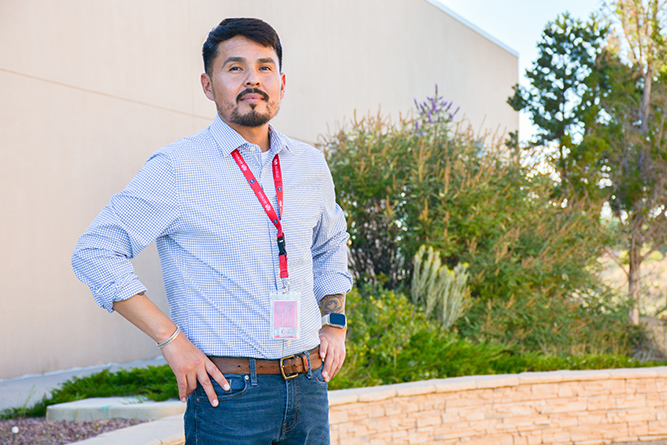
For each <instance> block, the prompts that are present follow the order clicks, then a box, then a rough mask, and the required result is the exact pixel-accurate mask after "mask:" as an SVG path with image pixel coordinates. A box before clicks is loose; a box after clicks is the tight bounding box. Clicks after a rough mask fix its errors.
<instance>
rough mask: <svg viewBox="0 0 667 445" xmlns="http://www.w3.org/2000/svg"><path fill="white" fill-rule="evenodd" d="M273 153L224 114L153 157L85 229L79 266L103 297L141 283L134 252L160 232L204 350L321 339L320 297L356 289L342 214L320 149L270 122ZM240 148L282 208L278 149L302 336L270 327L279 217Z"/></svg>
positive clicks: (174, 291) (167, 274) (105, 301)
mask: <svg viewBox="0 0 667 445" xmlns="http://www.w3.org/2000/svg"><path fill="white" fill-rule="evenodd" d="M270 139H271V149H270V151H269V157H268V158H267V159H266V160H265V161H262V157H261V151H260V149H259V147H258V146H256V145H253V144H250V143H248V142H247V141H246V140H245V139H243V138H242V137H241V136H240V135H239V134H238V133H237V132H236V131H234V130H233V129H232V128H231V127H229V126H228V125H227V124H225V123H224V122H223V121H222V120H221V119H220V117H217V116H216V119H215V121H214V122H213V123H212V124H211V125H210V126H209V127H208V128H206V129H204V130H202V131H200V132H198V133H197V134H195V135H194V136H191V137H187V138H183V139H180V140H178V141H176V142H174V143H172V144H170V145H168V146H166V147H164V148H162V149H160V150H158V151H157V152H156V153H154V154H153V156H151V158H150V159H149V160H148V161H147V162H146V164H145V165H144V167H143V168H142V169H141V170H140V171H139V173H138V174H137V175H136V176H135V177H134V179H133V180H132V181H131V182H130V184H128V186H127V187H126V188H125V190H123V191H122V192H121V193H119V194H117V195H114V196H112V197H111V200H110V202H109V205H107V206H106V207H105V208H104V209H103V210H102V212H101V213H100V214H99V215H98V216H97V218H95V220H94V221H93V223H92V224H91V225H90V227H88V229H87V230H86V232H85V233H84V234H83V235H82V236H81V238H80V239H79V242H78V244H77V246H76V249H75V251H74V255H73V257H72V267H73V268H74V271H75V273H76V275H77V277H79V279H80V280H81V281H83V282H84V283H86V284H87V285H88V286H89V287H90V289H91V291H92V292H93V295H94V296H95V300H96V301H97V303H98V304H99V305H100V306H101V307H103V308H105V309H107V310H108V311H110V312H111V311H112V310H113V308H112V306H113V302H114V301H119V300H124V299H127V298H130V297H132V296H134V295H136V294H137V293H139V292H142V291H145V290H146V288H145V287H144V285H143V284H142V283H141V282H140V281H139V278H138V277H137V276H136V275H135V274H134V270H133V267H132V264H131V262H130V259H131V258H134V257H135V256H136V255H137V254H138V253H139V252H141V250H142V249H144V248H145V247H146V246H148V245H149V244H150V243H151V242H153V241H156V243H157V248H158V252H159V254H160V261H161V264H162V273H163V276H164V281H165V288H166V292H167V299H168V301H169V307H170V310H171V317H172V320H173V321H174V322H175V323H176V324H177V325H178V326H179V327H180V328H181V329H182V330H183V332H184V333H185V335H187V336H188V338H189V339H190V340H191V341H192V342H193V343H194V344H195V345H196V346H197V347H199V348H200V349H201V350H202V351H204V353H206V354H207V355H217V356H234V357H255V358H279V357H284V356H286V355H290V354H293V353H298V352H301V351H305V350H308V349H310V348H313V347H315V346H317V345H318V344H319V336H318V330H319V329H320V327H321V322H320V318H321V316H320V311H319V308H318V302H319V301H320V299H321V298H322V297H324V296H325V295H329V294H344V293H346V292H348V291H349V290H350V288H351V282H352V280H351V276H350V274H349V273H348V270H347V239H348V234H347V232H346V225H345V218H344V216H343V212H342V210H341V208H340V207H339V206H338V205H337V204H336V202H335V194H334V185H333V181H332V178H331V173H330V172H329V168H328V166H327V164H326V161H325V159H324V156H323V155H322V153H321V152H319V151H318V150H316V149H315V148H313V147H311V146H309V145H307V144H304V143H301V142H298V141H296V140H293V139H290V138H288V137H286V136H285V135H282V134H280V133H278V132H277V131H275V130H273V129H272V128H271V130H270ZM236 148H238V149H239V151H240V153H241V155H242V156H243V158H244V159H245V161H246V162H247V164H248V166H249V167H250V169H251V170H252V172H253V174H254V175H255V177H256V178H257V180H258V181H259V182H260V183H261V185H262V187H263V188H264V191H265V193H266V195H267V197H268V198H269V199H270V200H271V202H272V204H273V206H274V208H276V209H277V208H278V207H277V202H276V190H275V186H274V183H273V174H272V171H271V159H273V156H274V155H275V154H276V153H280V164H281V167H282V174H283V181H284V194H285V196H284V210H283V216H282V225H283V230H284V232H285V240H286V246H287V255H288V259H289V276H290V278H289V280H290V285H291V290H294V291H299V292H301V320H300V322H301V337H300V339H298V340H292V341H291V342H288V341H284V340H272V339H271V338H270V332H269V331H270V329H269V326H270V325H269V321H270V304H269V295H270V293H271V292H273V291H275V290H276V289H278V288H282V284H281V283H282V282H281V279H280V271H279V265H278V246H277V244H276V228H275V227H274V226H273V224H271V222H270V221H269V218H268V216H267V215H266V213H265V212H264V210H263V209H262V207H261V205H260V204H259V201H258V200H257V197H256V196H255V194H254V193H253V191H252V189H251V188H250V186H249V185H248V183H247V182H246V180H245V178H244V177H243V175H242V173H241V171H240V169H239V167H238V165H237V164H236V162H235V161H234V159H233V157H232V156H231V152H232V151H233V150H234V149H236Z"/></svg>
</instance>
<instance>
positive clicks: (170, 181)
mask: <svg viewBox="0 0 667 445" xmlns="http://www.w3.org/2000/svg"><path fill="white" fill-rule="evenodd" d="M178 219H179V201H178V194H177V190H176V178H175V172H174V168H173V165H172V163H171V161H170V159H169V158H168V156H167V155H165V154H156V155H153V157H151V158H150V159H149V160H148V161H147V162H146V164H145V165H144V167H143V168H142V169H141V170H140V171H139V172H138V173H137V175H136V176H135V177H134V179H133V180H132V181H131V182H130V183H129V184H128V186H127V187H126V188H125V190H123V191H122V192H121V193H118V194H116V195H114V196H112V197H111V200H110V201H109V204H108V205H107V206H106V207H104V209H103V210H102V211H101V212H100V214H99V215H98V216H97V217H96V218H95V220H94V221H93V222H92V224H91V225H90V226H89V227H88V228H87V229H86V231H85V232H84V234H83V235H82V236H81V238H79V241H78V243H77V245H76V248H75V250H74V254H73V255H72V268H73V269H74V273H75V274H76V276H77V277H78V278H79V279H80V280H81V281H82V282H83V283H85V284H86V285H88V286H89V287H90V290H91V291H92V293H93V296H94V297H95V301H96V302H97V304H98V305H100V306H101V307H102V308H104V309H106V310H108V311H109V312H113V303H114V302H115V301H121V300H126V299H128V298H130V297H132V296H134V295H136V294H138V293H139V292H143V291H145V290H146V287H145V286H144V285H143V284H142V283H141V281H140V280H139V278H138V277H137V276H136V275H135V273H134V268H133V266H132V263H131V261H130V260H131V259H132V258H134V257H135V256H136V255H137V254H138V253H139V252H141V251H142V250H143V249H144V248H145V247H146V246H148V245H149V244H150V243H152V242H153V241H155V240H156V239H157V238H158V237H160V236H165V235H168V234H169V233H170V232H172V231H174V230H175V227H176V225H177V224H178Z"/></svg>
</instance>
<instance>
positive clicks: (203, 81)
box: [201, 73, 215, 101]
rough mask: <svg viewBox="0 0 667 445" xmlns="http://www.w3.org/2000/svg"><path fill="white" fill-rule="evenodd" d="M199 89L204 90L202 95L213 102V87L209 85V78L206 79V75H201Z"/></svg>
mask: <svg viewBox="0 0 667 445" xmlns="http://www.w3.org/2000/svg"><path fill="white" fill-rule="evenodd" d="M201 87H202V89H203V90H204V94H205V95H206V97H208V98H209V99H210V100H212V101H215V94H213V87H212V85H211V78H210V77H208V74H206V73H202V75H201Z"/></svg>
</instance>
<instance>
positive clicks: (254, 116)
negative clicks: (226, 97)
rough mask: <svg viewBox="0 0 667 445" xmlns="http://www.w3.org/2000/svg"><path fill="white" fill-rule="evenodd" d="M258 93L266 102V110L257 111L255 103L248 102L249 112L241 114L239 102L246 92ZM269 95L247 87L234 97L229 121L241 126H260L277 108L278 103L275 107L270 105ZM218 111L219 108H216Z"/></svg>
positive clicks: (268, 119) (271, 116) (274, 113)
mask: <svg viewBox="0 0 667 445" xmlns="http://www.w3.org/2000/svg"><path fill="white" fill-rule="evenodd" d="M252 93H255V94H260V95H262V97H263V98H264V101H265V102H266V112H265V113H260V112H259V111H257V104H250V112H248V113H245V114H241V113H240V112H239V105H238V104H239V102H240V101H241V99H242V98H243V96H245V95H246V94H252ZM269 100H270V99H269V95H268V94H266V93H265V92H263V91H261V90H259V89H256V88H248V89H246V90H244V91H242V92H241V93H239V95H238V96H237V97H236V104H237V105H236V106H235V107H234V108H233V109H232V110H231V113H229V121H230V122H232V123H234V124H236V125H241V126H243V127H261V126H262V125H264V124H266V123H267V122H269V121H270V120H271V119H272V118H273V117H274V116H275V115H276V114H277V113H278V110H279V105H278V106H277V107H276V108H275V111H274V108H273V107H272V106H271V103H270V102H269ZM218 111H220V110H218Z"/></svg>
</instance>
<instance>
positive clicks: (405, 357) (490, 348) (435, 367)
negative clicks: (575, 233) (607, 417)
mask: <svg viewBox="0 0 667 445" xmlns="http://www.w3.org/2000/svg"><path fill="white" fill-rule="evenodd" d="M346 305H347V312H348V314H349V316H350V320H349V327H348V342H347V359H346V361H345V364H344V366H343V368H342V370H341V372H340V373H339V374H338V376H336V378H334V379H333V380H332V381H331V382H330V384H329V385H330V388H331V389H343V388H353V387H364V386H374V385H383V384H392V383H401V382H411V381H417V380H426V379H433V378H446V377H460V376H469V375H487V374H515V373H520V372H538V371H554V370H561V369H576V370H583V369H607V368H624V367H644V366H656V365H661V363H658V362H646V363H642V362H639V361H636V360H633V359H631V358H629V357H628V356H625V355H622V354H613V353H604V354H603V353H598V354H595V353H583V352H581V353H579V355H572V354H563V355H560V356H555V355H551V354H543V353H539V352H526V351H525V350H518V351H517V350H514V349H513V348H510V347H508V346H506V345H503V344H501V343H499V342H496V341H494V340H493V339H491V340H488V341H487V340H472V339H470V338H464V337H461V336H460V335H458V334H457V333H456V332H451V331H445V330H443V329H441V327H440V325H439V324H438V323H437V322H432V321H429V320H428V319H427V318H426V317H425V316H424V313H423V311H422V310H421V309H420V308H418V307H416V306H414V305H412V304H411V303H410V302H409V300H408V299H407V297H406V296H405V295H403V294H401V293H396V292H394V291H390V290H387V289H383V288H376V287H373V286H365V287H364V288H362V289H361V292H358V291H356V290H355V291H352V292H351V293H350V294H348V299H347V302H346ZM395 327H396V329H395ZM598 328H599V326H598ZM606 335H614V332H609V333H608V334H606Z"/></svg>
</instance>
